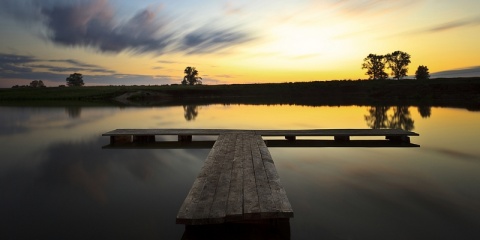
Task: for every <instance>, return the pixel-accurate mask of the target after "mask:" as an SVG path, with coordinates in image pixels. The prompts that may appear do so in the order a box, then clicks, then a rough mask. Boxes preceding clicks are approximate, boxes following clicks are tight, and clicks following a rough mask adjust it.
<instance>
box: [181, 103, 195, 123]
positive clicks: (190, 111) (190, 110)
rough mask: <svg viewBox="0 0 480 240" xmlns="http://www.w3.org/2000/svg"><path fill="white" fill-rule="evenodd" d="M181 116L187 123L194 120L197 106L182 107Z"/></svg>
mask: <svg viewBox="0 0 480 240" xmlns="http://www.w3.org/2000/svg"><path fill="white" fill-rule="evenodd" d="M183 111H184V113H183V116H184V117H185V120H187V121H192V120H195V118H196V117H197V115H198V106H197V105H183Z"/></svg>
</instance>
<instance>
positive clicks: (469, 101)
mask: <svg viewBox="0 0 480 240" xmlns="http://www.w3.org/2000/svg"><path fill="white" fill-rule="evenodd" d="M42 103H43V104H45V105H47V106H51V105H57V104H58V105H65V104H66V105H70V104H73V105H78V106H81V105H82V103H85V105H104V106H109V105H110V106H112V105H113V106H115V105H120V106H122V105H123V106H130V105H131V106H167V105H195V104H196V105H208V104H295V105H312V106H320V105H337V106H339V105H366V106H375V105H377V106H382V105H384V106H394V105H405V106H406V105H409V106H440V107H450V106H451V107H461V108H467V109H469V110H470V109H471V110H480V78H453V79H430V80H364V81H349V80H348V81H347V80H345V81H325V82H320V81H318V82H297V83H265V84H233V85H196V86H182V85H165V86H92V87H88V86H87V87H76V88H75V87H74V88H72V87H69V88H58V87H48V88H38V89H35V88H12V89H0V106H5V105H23V104H25V105H30V104H34V105H42Z"/></svg>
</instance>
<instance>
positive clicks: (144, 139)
mask: <svg viewBox="0 0 480 240" xmlns="http://www.w3.org/2000/svg"><path fill="white" fill-rule="evenodd" d="M133 142H139V143H151V142H155V135H134V136H133Z"/></svg>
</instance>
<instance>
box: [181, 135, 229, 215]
mask: <svg viewBox="0 0 480 240" xmlns="http://www.w3.org/2000/svg"><path fill="white" fill-rule="evenodd" d="M223 138H225V136H222V135H220V136H218V139H217V141H216V142H215V144H214V145H213V147H212V150H211V151H210V153H209V154H208V156H207V159H206V160H205V163H204V164H203V167H202V169H201V170H200V173H199V174H198V176H197V178H196V179H195V181H194V183H193V186H192V188H191V189H190V191H189V193H188V195H187V197H186V199H185V200H184V202H183V204H182V206H181V207H180V210H179V212H178V214H177V223H179V224H191V223H192V222H193V219H194V213H195V211H196V210H197V205H198V204H199V202H200V197H201V195H202V193H203V190H204V189H205V184H206V183H207V178H208V177H209V175H208V173H210V172H212V171H213V170H214V165H215V160H216V155H217V154H220V153H219V151H220V149H221V145H223V144H224V142H223V141H222V139H223Z"/></svg>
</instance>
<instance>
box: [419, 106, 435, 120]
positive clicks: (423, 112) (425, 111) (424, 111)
mask: <svg viewBox="0 0 480 240" xmlns="http://www.w3.org/2000/svg"><path fill="white" fill-rule="evenodd" d="M417 108H418V113H420V116H422V118H429V117H430V115H432V107H430V106H425V105H422V106H418V107H417Z"/></svg>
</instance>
